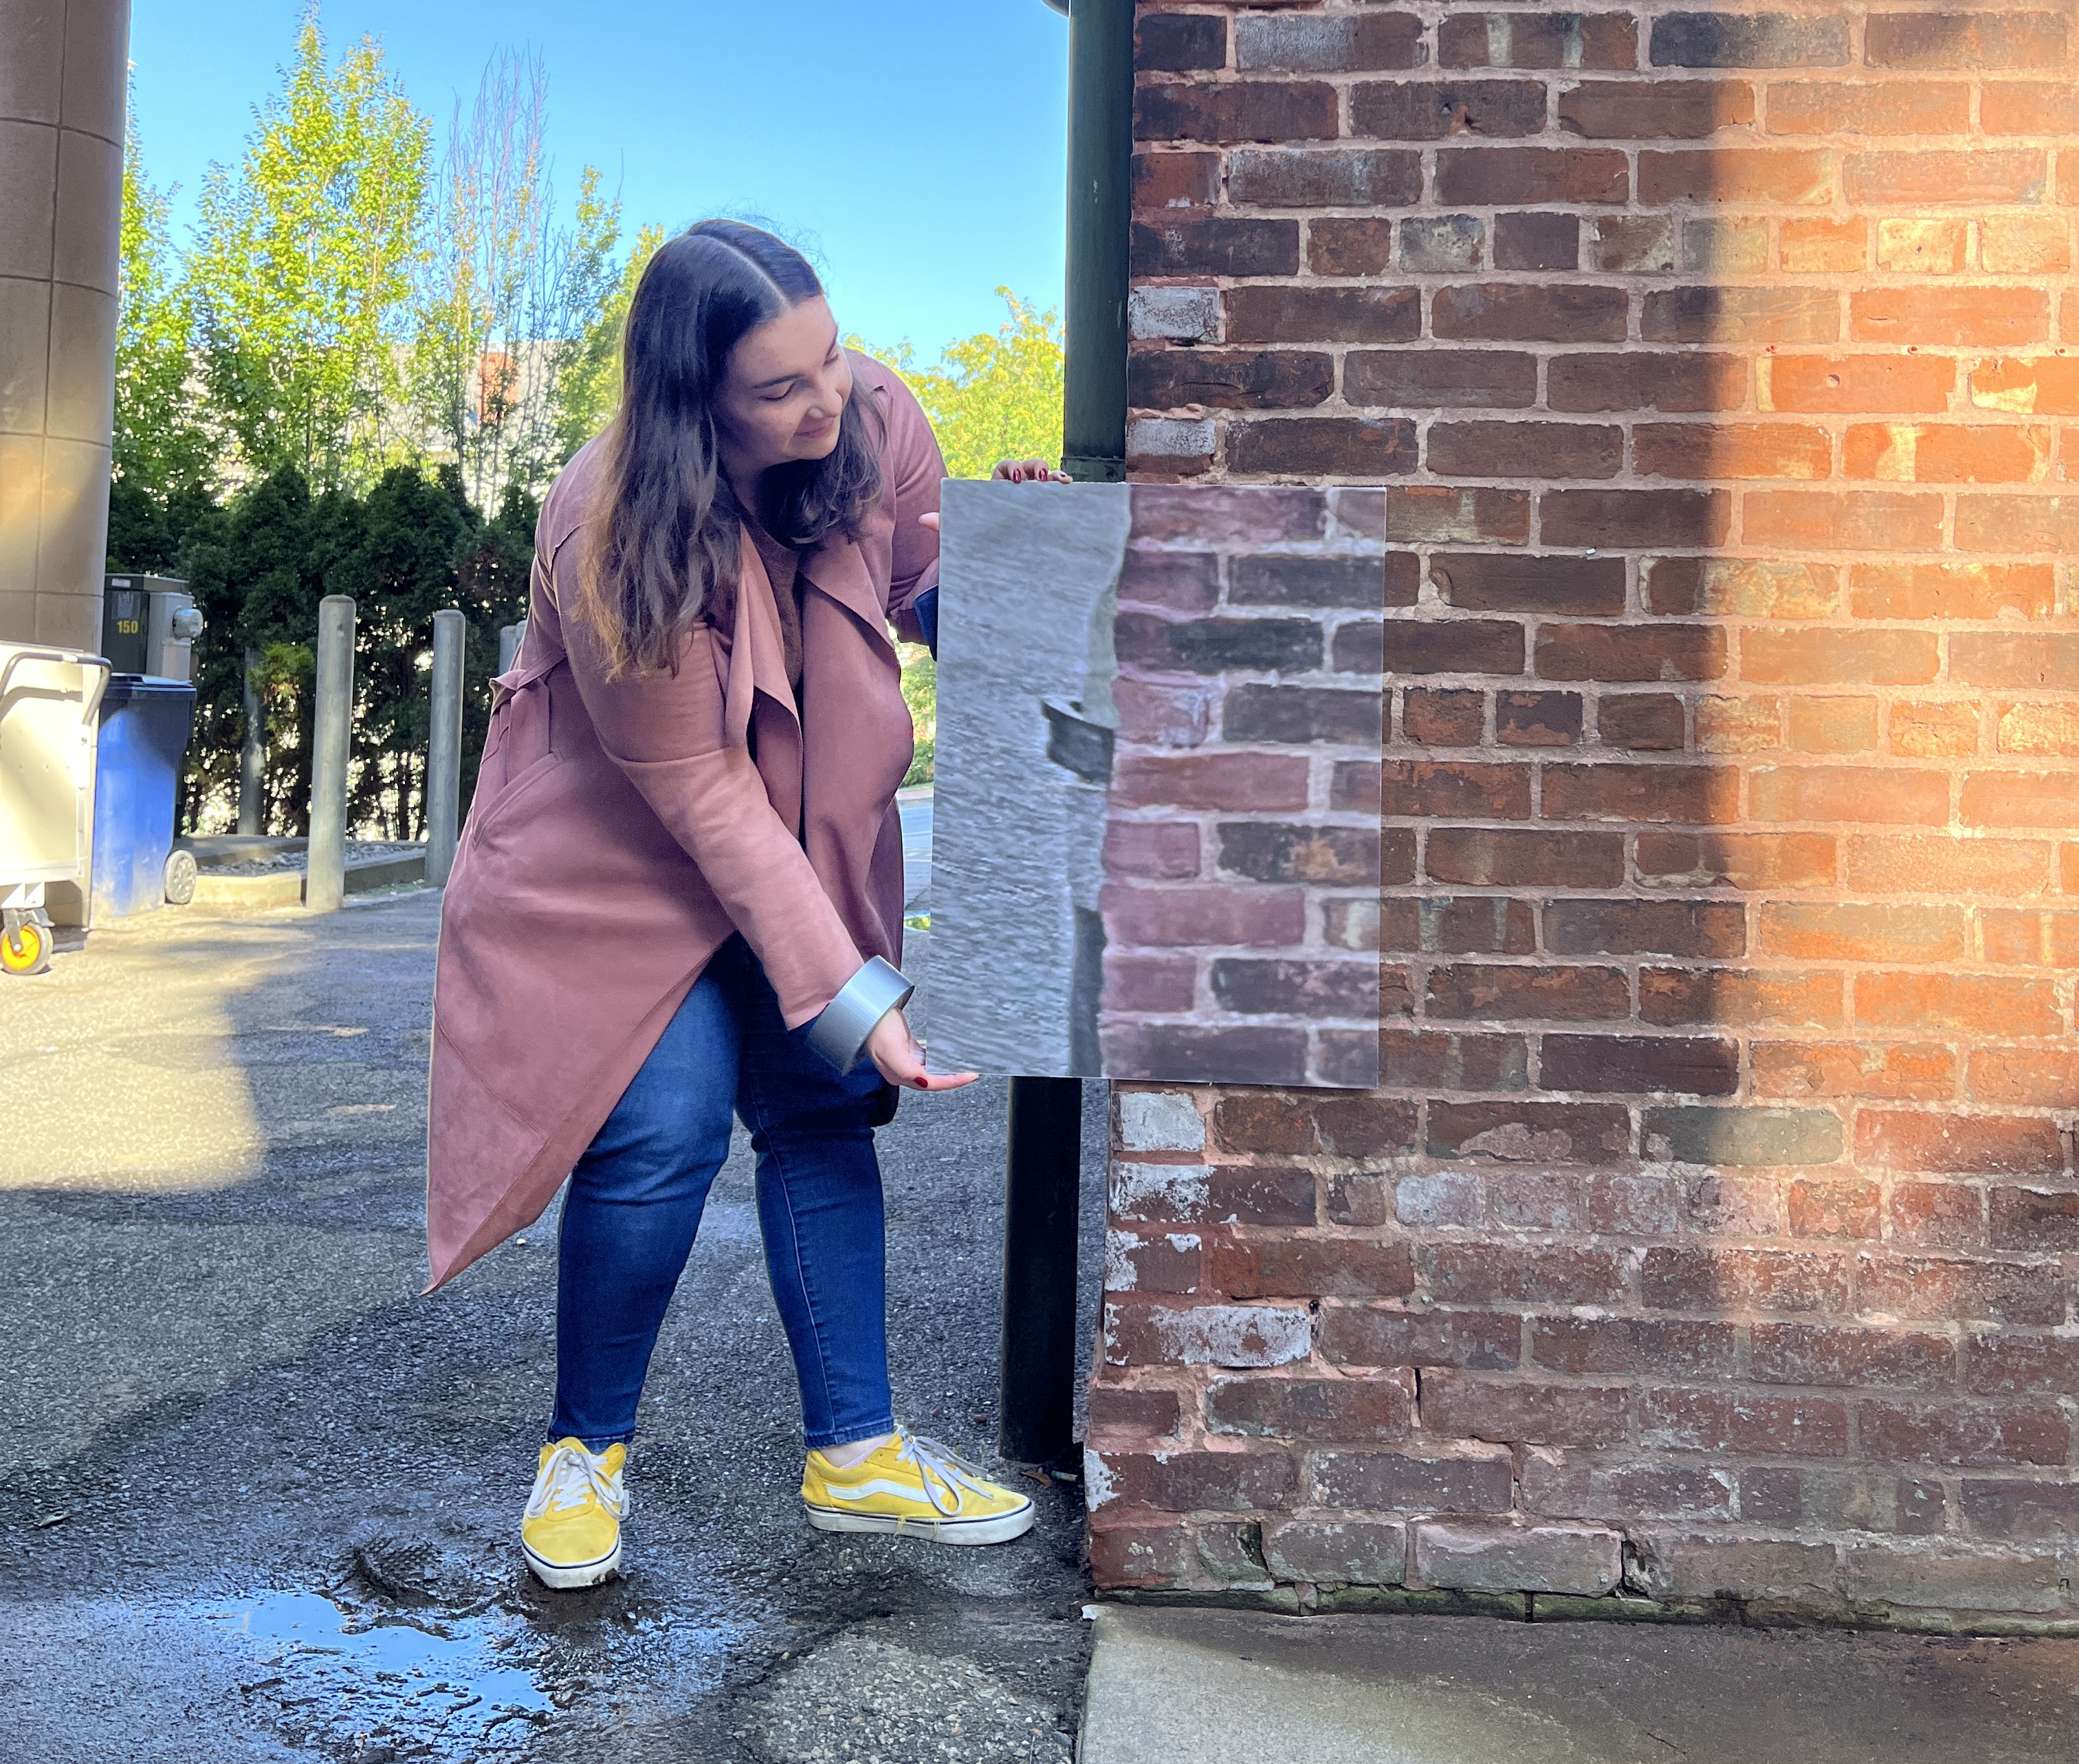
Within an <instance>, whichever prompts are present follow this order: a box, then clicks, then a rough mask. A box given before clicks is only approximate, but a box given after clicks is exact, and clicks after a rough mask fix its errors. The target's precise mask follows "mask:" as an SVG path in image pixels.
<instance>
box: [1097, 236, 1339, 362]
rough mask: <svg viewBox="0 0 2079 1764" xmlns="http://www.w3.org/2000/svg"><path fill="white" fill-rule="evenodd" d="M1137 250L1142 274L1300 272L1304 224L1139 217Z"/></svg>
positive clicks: (1137, 268)
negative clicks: (1300, 243)
mask: <svg viewBox="0 0 2079 1764" xmlns="http://www.w3.org/2000/svg"><path fill="white" fill-rule="evenodd" d="M1131 253H1132V257H1131V261H1132V270H1133V274H1135V275H1136V276H1192V275H1203V276H1289V275H1295V274H1298V273H1299V222H1298V221H1296V220H1244V219H1211V220H1180V219H1166V218H1165V219H1162V220H1160V221H1155V220H1147V219H1136V220H1135V221H1134V223H1133V230H1132V247H1131ZM1323 341H1326V340H1325V339H1324V340H1323Z"/></svg>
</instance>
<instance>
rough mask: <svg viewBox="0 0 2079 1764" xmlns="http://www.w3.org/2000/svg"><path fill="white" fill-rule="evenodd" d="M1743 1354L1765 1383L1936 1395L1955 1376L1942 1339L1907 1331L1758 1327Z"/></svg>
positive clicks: (1951, 1350) (1950, 1351)
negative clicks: (1898, 1390) (1923, 1392)
mask: <svg viewBox="0 0 2079 1764" xmlns="http://www.w3.org/2000/svg"><path fill="white" fill-rule="evenodd" d="M1749 1352H1750V1356H1751V1366H1752V1369H1753V1376H1754V1377H1755V1378H1757V1379H1759V1380H1760V1381H1761V1382H1763V1383H1767V1384H1802V1385H1824V1386H1837V1387H1841V1388H1878V1389H1882V1388H1887V1387H1889V1388H1894V1389H1900V1390H1947V1389H1949V1388H1951V1386H1953V1385H1954V1384H1955V1382H1956V1348H1955V1346H1954V1345H1953V1344H1951V1342H1950V1341H1949V1340H1947V1337H1945V1336H1933V1335H1926V1334H1922V1333H1918V1332H1915V1331H1902V1330H1893V1329H1857V1328H1850V1327H1830V1326H1825V1325H1815V1324H1810V1323H1756V1324H1755V1326H1754V1328H1753V1331H1752V1337H1751V1347H1750V1349H1749Z"/></svg>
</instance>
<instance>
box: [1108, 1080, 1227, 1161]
mask: <svg viewBox="0 0 2079 1764" xmlns="http://www.w3.org/2000/svg"><path fill="white" fill-rule="evenodd" d="M1119 1144H1120V1145H1121V1146H1122V1147H1124V1148H1125V1149H1126V1150H1127V1151H1128V1152H1202V1151H1203V1150H1204V1149H1205V1145H1206V1122H1205V1117H1204V1116H1203V1115H1201V1114H1199V1113H1198V1105H1197V1104H1196V1103H1195V1102H1194V1101H1192V1100H1191V1098H1190V1097H1188V1096H1186V1094H1184V1093H1183V1092H1182V1091H1181V1090H1127V1091H1123V1092H1122V1093H1120V1096H1119Z"/></svg>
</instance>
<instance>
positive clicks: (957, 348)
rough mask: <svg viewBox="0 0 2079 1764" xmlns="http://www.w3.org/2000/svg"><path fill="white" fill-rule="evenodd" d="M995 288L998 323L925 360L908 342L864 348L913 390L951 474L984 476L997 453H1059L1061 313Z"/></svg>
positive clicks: (1026, 456) (1037, 456)
mask: <svg viewBox="0 0 2079 1764" xmlns="http://www.w3.org/2000/svg"><path fill="white" fill-rule="evenodd" d="M997 293H998V295H1000V296H1001V297H1002V299H1003V301H1004V303H1005V304H1006V306H1008V307H1010V316H1009V317H1008V318H1007V319H1006V320H1005V321H1004V323H1003V324H1002V325H1001V326H1000V327H998V328H997V329H996V330H994V331H981V332H977V333H976V334H975V335H974V336H970V337H964V338H963V339H962V340H961V341H959V342H957V343H949V344H947V345H946V349H945V351H944V353H943V354H942V355H941V356H940V357H939V360H938V361H937V362H935V363H934V364H932V365H931V366H922V365H921V364H919V363H918V361H917V358H916V354H915V352H914V349H912V348H911V347H910V344H909V343H908V342H903V343H901V344H899V345H897V346H896V347H895V348H894V349H892V350H889V351H885V352H881V351H870V352H869V353H880V354H881V359H883V360H884V361H885V362H887V363H888V364H889V366H891V367H893V369H894V370H896V371H897V373H899V374H901V376H902V378H903V379H904V381H905V382H906V383H907V384H908V386H909V387H910V391H913V392H914V393H915V394H916V395H917V402H918V403H920V404H922V406H923V407H924V413H925V415H927V416H929V417H930V418H931V427H932V428H933V429H934V430H935V432H936V433H937V435H938V437H939V451H940V452H941V453H943V454H944V455H945V456H946V470H947V473H948V474H950V475H951V476H952V477H955V478H986V477H987V476H988V475H989V473H990V471H991V470H993V469H994V467H995V466H996V462H998V460H1000V459H1045V460H1048V461H1050V462H1051V461H1053V460H1056V459H1059V458H1060V456H1061V394H1062V367H1061V361H1062V357H1061V320H1060V314H1059V313H1057V312H1055V311H1052V310H1049V311H1044V312H1043V311H1040V310H1039V308H1037V307H1034V306H1032V305H1031V304H1029V303H1027V302H1026V301H1023V300H1021V299H1019V297H1018V296H1017V295H1014V294H1013V293H1012V292H1011V291H1010V289H1008V288H998V290H997ZM850 341H854V342H856V341H857V340H856V339H851V340H850ZM862 346H863V345H862Z"/></svg>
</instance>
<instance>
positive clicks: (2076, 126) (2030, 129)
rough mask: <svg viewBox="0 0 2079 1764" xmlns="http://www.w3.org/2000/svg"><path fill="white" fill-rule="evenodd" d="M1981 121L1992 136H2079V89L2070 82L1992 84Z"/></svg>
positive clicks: (1981, 110)
mask: <svg viewBox="0 0 2079 1764" xmlns="http://www.w3.org/2000/svg"><path fill="white" fill-rule="evenodd" d="M1978 120H1979V126H1980V127H1981V128H1982V129H1984V131H1985V133H1986V134H1988V135H2071V134H2079V88H2075V87H2074V86H2073V84H2072V82H2070V81H2069V80H1988V81H1987V82H1985V88H1984V90H1983V92H1982V93H1981V95H1980V97H1979V99H1978Z"/></svg>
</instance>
